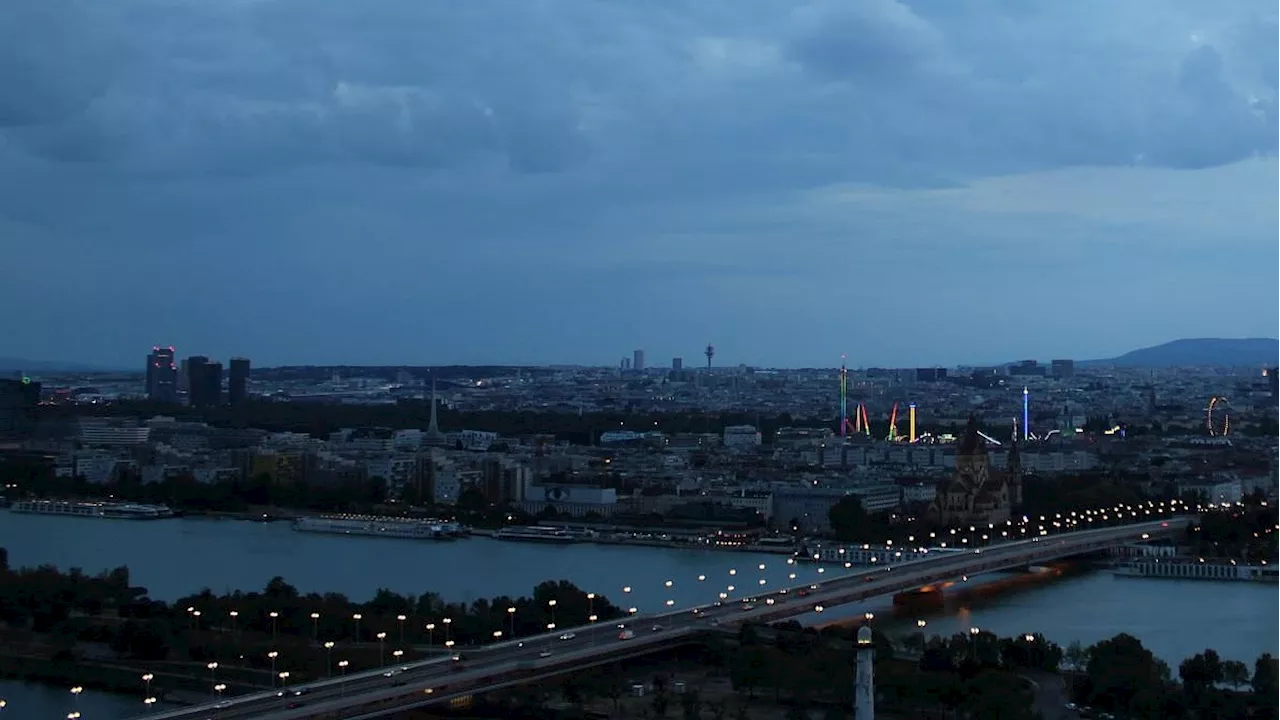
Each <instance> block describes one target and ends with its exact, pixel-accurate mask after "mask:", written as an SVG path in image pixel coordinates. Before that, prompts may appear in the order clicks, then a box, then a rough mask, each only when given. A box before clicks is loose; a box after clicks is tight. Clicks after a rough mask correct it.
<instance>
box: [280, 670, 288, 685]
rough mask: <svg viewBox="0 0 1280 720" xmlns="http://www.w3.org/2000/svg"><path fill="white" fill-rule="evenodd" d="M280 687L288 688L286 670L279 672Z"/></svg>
mask: <svg viewBox="0 0 1280 720" xmlns="http://www.w3.org/2000/svg"><path fill="white" fill-rule="evenodd" d="M280 687H282V688H285V687H289V671H288V670H281V671H280Z"/></svg>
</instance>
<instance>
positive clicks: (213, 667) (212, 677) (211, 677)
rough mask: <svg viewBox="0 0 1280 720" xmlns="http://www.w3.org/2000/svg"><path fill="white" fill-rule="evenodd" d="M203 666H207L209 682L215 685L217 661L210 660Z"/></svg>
mask: <svg viewBox="0 0 1280 720" xmlns="http://www.w3.org/2000/svg"><path fill="white" fill-rule="evenodd" d="M205 667H207V668H209V682H210V683H212V684H214V685H217V684H218V663H216V662H211V663H209V664H208V665H205Z"/></svg>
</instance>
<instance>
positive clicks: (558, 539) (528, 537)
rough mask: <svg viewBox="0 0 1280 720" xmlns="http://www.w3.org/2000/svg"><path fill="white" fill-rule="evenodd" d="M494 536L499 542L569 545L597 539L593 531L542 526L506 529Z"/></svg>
mask: <svg viewBox="0 0 1280 720" xmlns="http://www.w3.org/2000/svg"><path fill="white" fill-rule="evenodd" d="M493 536H494V537H495V538H497V539H499V540H523V541H525V542H543V543H555V544H560V545H567V544H569V543H575V542H583V541H586V540H591V539H593V538H595V536H596V534H595V532H593V531H591V530H574V529H572V528H562V527H546V526H542V525H525V526H520V527H516V526H513V527H504V528H502V529H501V530H499V531H498V532H496V533H494V534H493Z"/></svg>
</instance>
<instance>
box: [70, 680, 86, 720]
mask: <svg viewBox="0 0 1280 720" xmlns="http://www.w3.org/2000/svg"><path fill="white" fill-rule="evenodd" d="M82 692H84V688H82V687H80V686H79V685H76V686H75V687H73V688H71V698H72V702H73V703H74V705H73V707H74V708H75V709H76V717H80V712H79V711H80V693H82Z"/></svg>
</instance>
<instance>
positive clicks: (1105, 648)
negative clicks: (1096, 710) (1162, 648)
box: [1086, 633, 1165, 710]
mask: <svg viewBox="0 0 1280 720" xmlns="http://www.w3.org/2000/svg"><path fill="white" fill-rule="evenodd" d="M1086 673H1087V674H1088V677H1089V686H1090V695H1091V698H1090V700H1091V703H1092V704H1094V705H1097V706H1099V707H1103V708H1107V709H1113V710H1126V709H1128V708H1129V705H1130V703H1131V702H1132V701H1133V698H1134V696H1135V695H1137V694H1138V693H1141V692H1148V693H1162V692H1163V687H1162V685H1163V683H1164V680H1165V678H1164V677H1162V674H1163V671H1162V670H1161V668H1160V664H1159V663H1158V662H1157V661H1156V658H1155V656H1154V655H1152V654H1151V651H1150V650H1147V649H1146V648H1145V647H1143V646H1142V643H1141V642H1140V641H1139V640H1138V639H1137V638H1135V637H1133V636H1132V635H1129V634H1127V633H1121V634H1119V635H1116V636H1115V637H1113V638H1111V639H1110V640H1103V641H1102V642H1100V643H1098V644H1096V645H1094V646H1093V647H1091V648H1089V663H1088V665H1087V667H1086Z"/></svg>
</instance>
